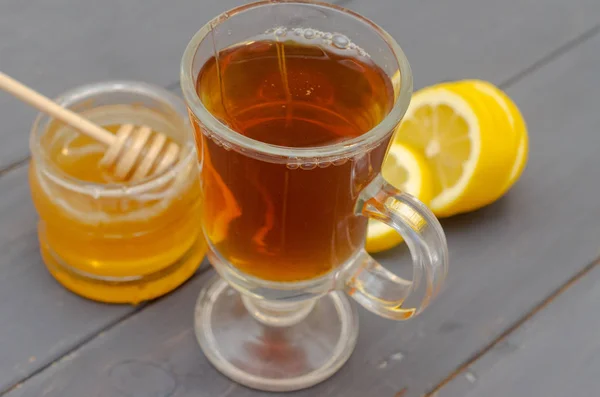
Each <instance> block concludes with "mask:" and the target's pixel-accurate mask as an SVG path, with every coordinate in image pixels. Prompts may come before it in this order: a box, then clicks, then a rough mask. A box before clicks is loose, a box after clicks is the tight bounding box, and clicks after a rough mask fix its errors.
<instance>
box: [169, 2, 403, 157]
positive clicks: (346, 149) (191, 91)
mask: <svg viewBox="0 0 600 397" xmlns="http://www.w3.org/2000/svg"><path fill="white" fill-rule="evenodd" d="M280 4H297V5H313V6H317V7H323V8H328V9H332V10H336V11H338V12H341V13H344V14H346V15H349V16H351V17H354V18H355V19H357V20H359V21H361V22H363V23H366V24H367V25H368V26H370V27H371V28H373V29H374V30H375V31H376V32H377V33H378V34H379V36H380V37H381V38H382V39H383V40H384V41H385V43H386V44H387V45H388V46H389V49H390V50H391V52H392V53H393V54H394V56H395V59H396V62H397V63H398V68H399V75H400V76H399V78H400V85H399V87H400V89H399V92H398V96H397V97H396V101H395V103H394V106H393V107H392V109H391V110H390V112H389V113H388V114H387V116H386V117H385V118H384V119H383V120H382V121H381V122H380V123H379V124H377V125H376V126H375V127H373V128H372V129H371V130H369V131H367V132H366V133H364V134H362V135H360V136H358V137H355V138H353V139H349V140H347V141H343V142H340V143H336V144H332V145H325V146H319V147H306V148H293V147H286V146H279V145H273V144H268V143H264V142H261V141H258V140H255V139H252V138H249V137H247V136H244V135H242V134H240V133H238V132H236V131H234V130H232V129H231V128H229V127H228V126H227V125H225V124H223V123H222V122H221V121H219V120H218V119H217V118H216V117H215V116H214V115H213V114H212V113H211V112H210V111H209V110H208V109H207V108H206V107H205V106H204V104H203V103H202V101H201V100H200V97H199V96H198V93H197V92H196V84H195V83H196V82H195V81H194V78H193V63H194V57H195V55H196V53H197V51H198V49H199V47H200V45H201V44H202V43H203V42H204V40H205V39H206V38H207V37H208V35H209V34H210V32H211V31H212V30H213V28H214V27H215V26H217V25H219V24H221V23H222V22H224V21H226V20H228V19H230V18H232V17H234V16H236V15H238V14H241V13H243V12H245V11H247V10H250V9H254V8H259V7H264V6H273V5H280ZM180 83H181V90H182V92H183V96H184V98H185V100H186V103H187V105H188V107H189V109H190V111H191V112H192V113H193V114H194V115H195V117H197V118H198V119H199V121H200V122H201V123H202V125H203V126H204V127H205V128H207V129H208V130H209V131H211V133H216V135H217V136H218V137H219V138H221V139H224V140H225V141H227V142H228V143H229V144H231V145H233V147H232V149H234V150H235V149H237V150H239V151H242V152H244V153H247V154H249V155H253V156H254V157H258V158H260V159H263V160H266V161H271V162H279V163H288V162H290V161H293V162H298V163H300V164H301V163H302V162H304V161H308V162H313V161H315V160H318V161H319V162H332V161H335V160H339V159H344V158H348V157H350V156H352V155H353V154H355V153H356V152H357V151H362V150H365V149H366V148H370V147H373V146H375V145H377V144H378V143H379V142H381V140H382V139H384V138H385V137H386V136H387V134H388V133H390V131H391V130H392V129H393V128H394V127H395V126H396V125H397V124H398V123H399V122H400V120H401V119H402V117H403V116H404V113H406V110H407V108H408V104H409V102H410V98H411V94H412V89H413V83H412V72H411V69H410V65H409V63H408V60H407V58H406V55H405V54H404V52H403V51H402V48H400V45H399V44H398V43H397V42H396V41H395V40H394V38H393V37H392V36H391V35H390V34H389V33H387V32H386V31H385V30H384V29H383V28H381V27H380V26H379V25H377V24H375V23H374V22H372V21H371V20H369V19H367V18H365V17H363V16H362V15H360V14H358V13H356V12H354V11H352V10H349V9H347V8H344V7H340V6H338V5H335V4H329V3H323V2H320V1H314V0H276V1H273V0H260V1H256V2H253V3H249V4H246V5H243V6H239V7H236V8H233V9H231V10H229V11H225V12H223V13H222V14H220V15H218V16H216V17H215V18H213V19H212V20H210V21H209V22H207V23H206V24H205V25H204V26H203V27H202V28H200V30H198V31H197V32H196V33H195V34H194V36H193V37H192V39H191V40H190V42H189V43H188V45H187V47H186V49H185V51H184V54H183V57H182V60H181V71H180Z"/></svg>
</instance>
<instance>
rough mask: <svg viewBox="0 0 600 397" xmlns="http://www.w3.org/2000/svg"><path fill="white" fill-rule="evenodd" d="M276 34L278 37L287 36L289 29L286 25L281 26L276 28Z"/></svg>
mask: <svg viewBox="0 0 600 397" xmlns="http://www.w3.org/2000/svg"><path fill="white" fill-rule="evenodd" d="M274 33H275V36H277V37H285V36H286V34H287V29H286V28H284V27H279V28H276V29H275V32H274Z"/></svg>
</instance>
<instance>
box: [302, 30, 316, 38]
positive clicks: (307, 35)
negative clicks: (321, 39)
mask: <svg viewBox="0 0 600 397" xmlns="http://www.w3.org/2000/svg"><path fill="white" fill-rule="evenodd" d="M315 36H316V33H315V31H314V30H313V29H305V30H304V38H305V39H309V40H311V39H314V38H315Z"/></svg>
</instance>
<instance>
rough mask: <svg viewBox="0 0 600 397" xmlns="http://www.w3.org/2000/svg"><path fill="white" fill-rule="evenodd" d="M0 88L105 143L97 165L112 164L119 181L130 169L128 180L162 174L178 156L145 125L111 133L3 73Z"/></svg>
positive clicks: (163, 137) (174, 148) (125, 126)
mask: <svg viewBox="0 0 600 397" xmlns="http://www.w3.org/2000/svg"><path fill="white" fill-rule="evenodd" d="M0 88H2V89H4V90H5V91H7V92H8V93H10V94H12V95H14V96H15V97H17V98H19V99H21V100H22V101H23V102H26V103H28V104H30V105H32V106H33V107H35V108H37V109H38V110H40V111H42V112H44V113H46V114H48V115H50V116H52V117H54V118H56V119H58V120H60V121H62V122H63V123H65V124H67V125H69V126H71V127H73V128H75V129H76V130H78V131H80V132H82V133H84V134H85V135H87V136H89V137H90V138H92V139H95V140H97V141H98V142H100V143H103V144H104V145H106V146H107V149H106V152H105V153H104V156H103V157H102V159H101V160H100V162H99V165H100V166H101V167H105V168H110V167H113V166H114V174H115V176H116V177H117V178H118V179H120V180H125V179H126V178H127V177H128V175H130V174H131V173H132V172H133V174H131V177H130V178H129V179H131V180H139V179H142V178H144V177H145V176H147V175H149V174H158V173H161V172H163V171H164V170H166V169H167V168H169V167H170V166H172V165H173V164H175V163H176V162H177V160H178V158H179V152H180V148H179V146H178V145H177V144H176V143H174V142H168V143H167V136H166V135H164V134H161V133H157V132H154V133H153V132H152V128H150V127H148V126H146V125H141V126H137V127H136V126H134V125H133V124H123V125H122V126H121V128H119V130H118V131H117V133H116V134H113V133H111V132H110V131H107V130H105V129H104V128H102V127H100V126H98V125H96V124H94V123H92V122H91V121H89V120H88V119H86V118H84V117H82V116H81V115H79V114H77V113H75V112H73V111H71V110H69V109H67V108H64V107H62V106H60V105H59V104H57V103H56V102H54V101H52V100H50V99H48V98H47V97H45V96H43V95H41V94H40V93H38V92H36V91H34V90H32V89H31V88H29V87H27V86H25V85H23V84H21V83H20V82H18V81H16V80H15V79H13V78H11V77H9V76H7V75H6V74H4V73H2V72H0ZM152 135H153V139H151V136H152ZM165 144H166V148H165ZM142 153H143V156H142V158H140V155H142ZM134 168H135V169H134Z"/></svg>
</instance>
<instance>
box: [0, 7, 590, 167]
mask: <svg viewBox="0 0 600 397" xmlns="http://www.w3.org/2000/svg"><path fill="white" fill-rule="evenodd" d="M243 2H244V1H242V0H220V1H184V0H177V1H170V2H164V1H161V0H130V1H119V0H106V1H102V2H82V1H73V0H55V1H53V2H52V6H51V7H50V6H49V3H48V2H46V1H43V0H33V1H21V0H8V1H6V0H5V1H3V2H2V4H0V38H2V39H0V68H1V69H2V70H3V71H4V72H5V73H8V74H10V75H13V76H14V77H15V78H17V79H21V80H22V81H23V82H25V83H27V84H30V85H31V86H32V87H35V88H36V89H38V90H40V91H41V92H43V93H45V94H46V95H49V96H55V95H58V94H59V93H61V92H63V91H65V90H67V89H70V88H72V87H74V86H77V85H80V84H83V83H87V82H91V81H98V80H106V79H135V80H144V81H147V82H152V83H156V84H159V85H170V84H172V83H175V82H176V81H177V79H178V75H179V61H180V59H181V55H182V52H183V49H184V47H185V45H186V44H187V42H188V40H189V38H190V37H191V36H192V34H193V33H194V32H195V31H196V30H197V29H199V27H200V26H201V25H202V24H204V23H205V22H206V21H207V20H208V19H210V18H211V17H212V16H214V15H217V14H218V13H219V12H220V11H223V10H225V9H228V8H231V7H232V6H234V5H237V4H241V3H243ZM338 2H340V3H342V4H343V5H345V6H347V7H350V8H353V9H355V10H357V11H359V12H361V13H364V14H365V15H366V16H368V17H372V18H373V19H374V20H375V21H376V22H377V23H380V24H381V25H382V26H383V27H384V28H385V29H387V30H388V31H389V32H390V33H391V34H392V35H393V36H394V37H395V38H396V39H397V40H398V41H399V42H400V44H401V45H402V46H403V48H404V49H405V51H406V53H407V55H408V58H409V60H410V62H411V65H412V67H413V71H414V74H415V84H416V87H422V86H423V85H426V84H431V83H434V82H437V81H439V80H443V79H451V78H458V77H465V76H469V77H482V78H486V79H489V80H492V81H494V82H496V83H498V82H502V81H504V80H505V79H507V78H508V77H509V76H513V75H515V74H516V73H518V72H519V71H521V70H523V69H524V68H526V67H527V66H529V65H531V64H532V63H533V62H535V61H536V60H537V59H539V58H540V57H542V56H544V55H545V54H547V53H548V52H550V51H552V50H553V49H555V48H556V47H558V46H559V45H561V44H563V43H565V42H567V41H569V40H571V39H572V38H574V37H577V36H578V35H580V34H581V33H582V32H584V31H586V30H587V29H589V28H590V27H591V26H593V25H594V24H596V23H597V22H598V17H599V15H600V3H599V2H597V1H596V0H573V1H570V2H567V3H566V2H564V1H562V0H547V1H545V2H544V4H543V5H542V4H540V3H538V2H534V1H527V2H523V1H521V0H506V1H502V2H499V1H493V0H485V1H482V0H455V1H437V2H427V1H426V2H423V1H404V2H402V1H395V0H388V1H378V2H377V7H374V6H373V5H372V2H369V1H360V0H353V1H348V0H338ZM35 113H36V112H35V111H33V110H31V109H29V108H28V107H27V106H25V105H23V104H21V103H19V102H17V101H16V100H15V99H12V98H9V97H8V96H7V95H5V94H1V95H0V119H1V120H2V121H3V128H2V130H3V136H5V137H6V138H5V144H3V145H2V146H0V169H2V168H4V167H6V166H7V165H8V164H12V163H13V162H15V161H17V160H19V159H22V158H23V157H25V156H26V155H27V134H28V131H29V128H30V126H31V123H32V120H33V118H34V116H35Z"/></svg>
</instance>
